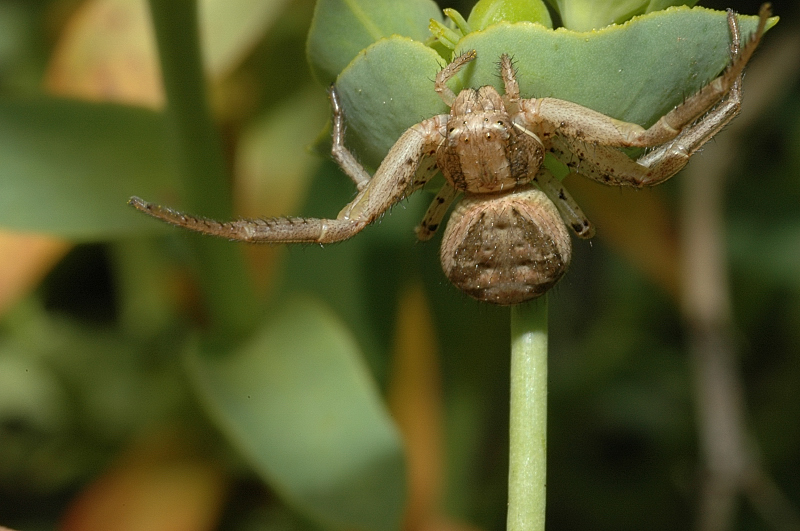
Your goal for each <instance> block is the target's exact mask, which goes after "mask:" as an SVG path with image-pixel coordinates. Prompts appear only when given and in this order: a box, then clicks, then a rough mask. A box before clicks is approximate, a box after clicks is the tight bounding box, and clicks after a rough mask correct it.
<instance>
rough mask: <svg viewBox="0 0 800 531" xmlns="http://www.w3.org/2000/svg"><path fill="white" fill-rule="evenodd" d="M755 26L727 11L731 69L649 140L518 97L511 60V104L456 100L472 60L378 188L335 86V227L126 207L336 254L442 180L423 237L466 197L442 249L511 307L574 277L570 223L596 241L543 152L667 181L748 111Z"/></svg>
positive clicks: (468, 287)
mask: <svg viewBox="0 0 800 531" xmlns="http://www.w3.org/2000/svg"><path fill="white" fill-rule="evenodd" d="M759 16H760V20H759V23H758V28H757V29H756V31H755V33H754V34H753V35H752V36H751V37H750V39H749V40H748V42H747V44H746V45H745V46H744V47H741V48H740V46H739V42H740V37H739V25H738V21H737V19H736V16H735V15H734V14H733V12H731V11H728V26H729V28H730V33H731V45H730V52H731V64H730V65H729V66H728V68H727V69H726V70H725V72H723V73H722V74H721V75H720V76H719V77H717V78H716V79H714V80H713V81H711V82H710V83H709V84H707V85H706V86H704V87H703V88H702V89H701V90H700V91H699V92H697V93H696V94H695V95H693V96H692V97H690V98H688V99H687V100H686V101H684V102H683V103H682V104H680V105H678V106H677V107H675V108H674V109H673V110H672V111H670V112H669V113H667V114H666V115H664V116H663V117H661V119H659V120H658V122H656V123H655V124H654V125H652V126H651V127H650V128H648V129H644V128H643V127H641V126H639V125H636V124H632V123H627V122H622V121H619V120H615V119H613V118H610V117H608V116H605V115H603V114H601V113H599V112H596V111H593V110H591V109H588V108H586V107H583V106H581V105H578V104H576V103H571V102H569V101H564V100H558V99H554V98H531V99H522V98H520V94H519V85H518V84H517V80H516V77H515V72H514V69H513V66H512V64H511V60H510V59H509V57H508V56H507V55H505V54H504V55H503V56H502V57H501V58H500V74H501V76H502V78H503V84H504V86H505V95H504V96H501V95H500V94H499V93H498V92H497V91H496V90H495V89H494V88H493V87H491V86H485V87H481V88H479V89H477V90H475V89H464V90H462V91H461V92H460V93H459V94H458V95H457V96H456V94H454V93H453V91H452V90H450V89H449V88H448V87H447V85H446V83H447V81H448V80H449V79H451V78H452V77H453V76H454V75H455V74H456V73H457V72H458V71H459V70H460V69H461V68H462V67H463V66H464V65H465V64H467V63H468V62H469V61H472V60H473V59H475V57H476V55H477V54H476V52H475V51H474V50H473V51H470V52H468V53H465V54H463V55H461V56H458V57H456V58H455V60H454V61H453V62H452V63H450V64H449V65H448V66H446V67H445V68H444V69H443V70H442V71H440V72H439V73H438V74H437V76H436V82H435V85H434V88H435V90H436V92H437V93H438V94H439V96H440V97H441V98H442V99H443V100H444V102H445V103H446V104H447V105H448V106H450V114H449V115H448V114H443V115H439V116H434V117H432V118H428V119H427V120H424V121H422V122H420V123H418V124H416V125H414V126H412V127H411V128H409V129H408V130H407V131H406V132H405V133H403V135H402V136H401V137H400V138H399V139H398V140H397V142H396V143H395V145H394V146H393V147H392V149H391V150H390V151H389V153H388V154H387V155H386V158H385V159H384V160H383V162H382V163H381V165H380V167H379V168H378V171H377V172H376V173H375V175H374V176H372V177H370V175H369V174H368V173H367V172H366V170H364V168H363V167H362V166H361V165H360V164H359V163H358V162H357V161H356V159H355V157H353V155H352V154H351V153H350V152H349V151H348V150H347V148H346V147H345V145H344V114H343V111H342V108H341V106H340V103H339V98H338V95H337V93H336V89H335V88H334V87H332V88H331V90H330V100H331V106H332V108H333V135H332V136H333V147H332V149H331V152H332V155H333V158H334V159H335V160H336V161H337V162H338V163H339V165H340V166H341V168H342V170H343V171H344V172H345V173H346V174H347V175H349V176H350V177H351V178H352V179H353V181H354V182H355V184H356V186H357V187H358V190H359V193H358V195H357V196H356V197H355V199H353V200H352V201H351V202H350V203H349V204H348V205H346V206H345V207H344V209H342V211H341V212H339V215H338V216H337V218H336V219H313V218H288V217H283V218H272V219H256V220H251V219H240V220H237V221H231V222H227V223H220V222H218V221H214V220H210V219H204V218H198V217H195V216H190V215H187V214H183V213H180V212H177V211H174V210H171V209H169V208H165V207H160V206H157V205H153V204H151V203H147V202H145V201H142V200H141V199H139V198H136V197H133V198H131V200H130V204H131V205H133V206H134V207H135V208H137V209H138V210H140V211H142V212H145V213H146V214H149V215H151V216H153V217H156V218H158V219H161V220H163V221H166V222H168V223H172V224H174V225H178V226H180V227H184V228H187V229H191V230H193V231H196V232H201V233H204V234H209V235H213V236H221V237H224V238H228V239H231V240H236V241H245V242H317V243H332V242H338V241H342V240H346V239H348V238H351V237H353V236H355V235H356V234H357V233H358V232H360V231H361V230H362V229H363V228H364V227H366V226H367V225H369V224H370V223H372V222H373V221H375V220H376V219H377V218H378V217H380V216H381V215H382V214H383V213H385V212H386V211H387V210H389V208H391V207H392V206H393V205H394V204H396V203H397V202H399V201H401V200H402V199H403V198H405V197H407V196H408V195H410V194H411V193H413V192H414V191H416V190H418V189H419V188H421V187H422V186H423V185H424V184H425V183H426V182H427V181H428V180H429V179H430V177H432V176H433V175H434V174H435V173H436V171H437V170H438V171H441V172H442V174H443V175H444V177H445V179H446V183H445V185H444V186H443V187H442V189H441V190H440V191H439V193H438V194H437V195H436V198H435V199H434V200H433V202H432V203H431V206H430V207H429V208H428V211H427V213H426V214H425V218H424V220H423V221H422V223H421V224H420V226H419V227H417V229H416V231H417V236H418V238H419V239H420V240H427V239H429V238H430V237H431V236H432V235H433V233H434V232H435V231H436V229H437V228H438V226H439V224H440V222H441V221H442V219H443V218H444V215H445V213H446V212H447V210H448V208H449V207H450V205H451V204H452V203H453V201H454V200H455V198H456V196H457V195H458V194H459V193H463V194H464V197H463V199H462V200H461V201H460V202H459V203H458V205H457V206H456V207H455V209H454V210H453V213H452V214H451V216H450V221H449V222H448V224H447V228H446V230H445V233H444V237H443V239H442V247H441V261H442V268H443V269H444V273H445V275H447V277H448V278H449V279H450V281H451V282H452V283H453V284H455V285H456V287H458V288H459V289H461V290H463V291H464V292H466V293H467V294H468V295H470V296H472V297H474V298H476V299H479V300H482V301H487V302H491V303H495V304H502V305H508V304H517V303H520V302H524V301H527V300H529V299H533V298H535V297H538V296H540V295H542V294H543V293H545V292H546V291H547V290H548V289H550V288H551V287H552V286H553V285H554V284H555V283H556V282H557V281H558V280H559V279H560V278H561V277H562V276H563V275H564V272H565V271H566V269H567V266H568V265H569V261H570V256H571V253H572V246H571V242H570V237H569V233H568V232H567V229H566V226H565V223H564V221H566V224H568V225H569V226H570V227H571V228H572V230H573V231H574V232H575V233H576V234H577V235H578V236H579V237H581V238H591V237H592V236H593V235H594V228H593V227H592V225H591V223H590V222H589V220H588V219H586V216H585V215H584V214H583V212H582V211H581V209H580V207H579V206H578V205H577V203H575V201H574V200H573V199H572V197H570V195H569V194H568V193H567V191H566V190H565V189H564V188H563V187H562V186H561V184H560V182H559V181H558V180H557V179H555V178H554V177H553V176H552V175H551V173H550V172H549V171H548V170H546V169H545V168H544V167H543V166H542V161H543V160H544V155H545V153H546V152H548V151H549V152H552V153H553V154H554V156H555V157H556V158H557V159H559V160H561V161H562V162H564V163H565V164H566V165H567V166H568V167H570V169H571V170H572V171H574V172H576V173H580V174H581V175H584V176H586V177H589V178H591V179H594V180H597V181H600V182H602V183H605V184H610V185H617V186H636V187H641V186H653V185H656V184H659V183H661V182H664V181H665V180H667V179H669V178H670V177H671V176H673V175H675V173H677V172H678V171H679V170H680V169H681V168H683V166H684V165H686V163H687V161H688V160H689V157H691V156H692V154H693V153H695V152H696V151H697V150H698V149H699V148H700V147H701V146H702V145H703V144H704V143H705V142H707V141H708V140H709V139H710V138H711V137H713V136H714V135H715V134H716V133H717V132H719V130H720V129H722V128H723V127H724V126H725V124H727V123H728V122H729V121H730V120H731V119H732V118H733V117H734V116H735V115H736V114H737V113H738V112H739V107H740V104H741V98H742V92H741V76H742V70H743V69H744V66H745V65H746V64H747V62H748V60H749V59H750V57H751V56H752V54H753V51H754V50H755V49H756V47H757V46H758V43H759V41H760V39H761V36H762V34H763V32H764V27H765V24H766V21H767V18H768V17H769V16H770V8H769V5H768V4H765V5H764V6H762V8H761V10H760V13H759ZM623 147H644V148H652V149H651V150H650V151H649V152H647V153H646V154H645V155H642V156H641V157H639V158H638V159H636V160H633V159H631V158H630V157H628V156H627V155H626V154H625V153H623V152H622V151H620V149H619V148H623ZM562 219H563V221H562Z"/></svg>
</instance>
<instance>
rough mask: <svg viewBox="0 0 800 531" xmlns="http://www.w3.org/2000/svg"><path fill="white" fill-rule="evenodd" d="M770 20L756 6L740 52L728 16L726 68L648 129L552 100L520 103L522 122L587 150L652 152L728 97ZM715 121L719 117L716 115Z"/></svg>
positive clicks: (733, 24) (766, 10)
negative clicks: (610, 148)
mask: <svg viewBox="0 0 800 531" xmlns="http://www.w3.org/2000/svg"><path fill="white" fill-rule="evenodd" d="M770 16H771V11H770V5H769V4H764V5H763V6H761V10H760V11H759V21H758V27H757V29H756V31H755V32H754V33H753V34H752V35H751V37H750V38H749V40H748V41H747V43H746V44H745V45H744V47H742V48H741V49H739V46H738V41H739V24H738V20H737V18H736V15H735V14H734V13H733V12H732V11H729V12H728V27H729V29H730V33H731V38H732V41H734V40H735V41H736V45H735V46H732V47H731V49H732V61H731V64H730V65H729V66H728V68H727V69H726V70H725V72H723V73H722V74H721V75H720V76H719V77H717V78H716V79H714V80H713V81H711V82H710V83H708V84H707V85H705V86H704V87H703V88H702V89H700V90H699V91H698V92H697V93H695V94H694V95H693V96H691V97H689V98H687V99H686V101H684V102H683V103H681V104H680V105H678V106H677V107H675V108H674V109H672V110H671V111H670V112H668V113H667V114H666V115H664V116H662V117H661V118H660V119H659V120H658V121H657V122H656V123H655V124H653V125H652V126H650V127H649V128H648V129H645V128H643V127H642V126H640V125H638V124H632V123H628V122H624V121H621V120H616V119H613V118H610V117H608V116H606V115H604V114H602V113H600V112H597V111H594V110H592V109H588V108H586V107H583V106H582V105H579V104H577V103H573V102H568V101H563V100H558V99H554V98H540V99H536V98H533V99H528V100H521V101H520V105H521V111H522V116H523V118H524V122H525V123H526V124H527V125H528V127H530V128H531V129H534V130H536V129H541V130H542V131H544V132H546V134H547V135H548V136H549V135H556V134H557V135H561V136H564V137H569V138H580V139H581V140H582V141H584V142H587V143H592V144H601V145H605V146H613V147H653V146H657V145H660V144H664V143H665V142H668V141H669V140H672V139H674V138H675V137H677V136H678V135H679V134H680V133H681V132H682V131H684V130H685V129H686V128H687V127H688V126H690V125H691V124H692V123H694V122H695V121H696V120H698V119H699V118H701V117H702V116H703V114H705V113H706V112H707V111H708V110H709V109H711V108H712V107H714V106H715V105H716V104H718V103H719V102H720V101H721V100H722V99H723V98H724V97H725V96H726V95H727V94H728V93H729V92H731V91H732V89H733V87H734V86H735V85H736V83H738V81H739V79H740V76H741V74H742V71H743V70H744V67H745V66H746V65H747V62H748V61H749V60H750V58H751V57H752V55H753V52H754V51H755V49H756V48H757V47H758V44H759V43H760V41H761V37H762V35H763V34H764V29H765V27H766V23H767V20H768V19H769V17H770ZM736 112H738V109H737V110H732V111H731V114H729V115H728V118H727V119H728V120H730V118H732V117H733V116H734V115H735V114H736ZM717 115H718V116H719V113H718V114H717ZM723 125H724V124H723Z"/></svg>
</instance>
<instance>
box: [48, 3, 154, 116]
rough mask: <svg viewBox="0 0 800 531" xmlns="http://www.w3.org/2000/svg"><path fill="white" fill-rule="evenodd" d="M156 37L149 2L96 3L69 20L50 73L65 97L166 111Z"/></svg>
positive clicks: (50, 85) (53, 87)
mask: <svg viewBox="0 0 800 531" xmlns="http://www.w3.org/2000/svg"><path fill="white" fill-rule="evenodd" d="M157 58H158V54H157V52H156V45H155V36H154V33H153V27H152V23H151V21H150V14H149V12H148V10H147V3H146V2H145V1H144V0H90V1H88V2H86V3H84V4H83V5H82V6H81V7H80V8H78V9H77V10H76V11H75V13H74V14H73V15H72V17H71V18H70V19H69V20H68V22H67V24H66V26H65V28H64V31H63V33H62V34H61V38H60V39H59V40H58V42H57V43H56V46H55V49H54V52H53V56H52V57H51V59H50V64H49V65H48V68H47V73H46V77H45V86H46V88H47V90H48V91H50V92H51V93H53V94H56V95H59V96H69V97H76V98H81V99H89V100H92V101H112V102H117V103H128V104H131V105H142V106H146V107H151V108H156V109H157V108H160V107H162V106H163V105H164V91H163V88H162V83H161V71H160V69H159V66H158V59H157Z"/></svg>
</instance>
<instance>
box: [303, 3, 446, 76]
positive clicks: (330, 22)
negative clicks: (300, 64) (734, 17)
mask: <svg viewBox="0 0 800 531" xmlns="http://www.w3.org/2000/svg"><path fill="white" fill-rule="evenodd" d="M430 19H435V20H441V19H442V12H441V11H440V10H439V8H438V6H437V5H436V3H435V2H433V0H404V1H402V2H397V1H395V0H318V1H317V5H316V7H315V9H314V20H313V21H312V23H311V29H310V30H309V33H308V44H307V49H306V51H307V54H308V62H309V64H310V65H311V68H312V70H313V72H314V75H315V76H316V77H317V79H318V80H319V81H320V83H322V84H324V85H329V84H330V83H332V82H333V81H334V80H335V79H336V76H338V75H339V72H341V71H342V70H344V67H345V66H347V64H348V63H349V62H350V61H352V60H353V58H354V57H355V56H356V55H358V53H359V52H360V51H361V50H363V49H365V48H366V47H368V46H369V45H370V44H372V43H374V42H376V41H378V40H380V39H382V38H384V37H390V36H392V35H402V36H405V37H410V38H412V39H415V40H418V41H424V40H425V39H427V38H428V37H429V36H430V34H429V33H428V22H429V21H430Z"/></svg>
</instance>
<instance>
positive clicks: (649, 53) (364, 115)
mask: <svg viewBox="0 0 800 531" xmlns="http://www.w3.org/2000/svg"><path fill="white" fill-rule="evenodd" d="M740 20H741V26H742V34H743V37H744V38H746V37H747V36H748V35H749V34H750V32H752V31H753V29H754V28H755V25H756V22H757V17H753V16H748V17H744V16H743V17H740ZM729 39H730V37H729V32H728V26H727V20H726V14H725V13H723V12H720V11H712V10H708V9H704V8H693V9H690V8H686V7H677V8H671V9H668V10H666V11H659V12H655V13H651V14H648V15H644V16H641V17H637V18H635V19H633V20H631V21H630V22H627V23H625V24H623V25H619V26H611V27H607V28H604V29H602V30H598V31H593V32H589V33H578V32H573V31H569V30H565V29H563V28H562V29H558V30H550V29H547V28H544V27H543V26H541V25H538V24H532V23H526V22H519V23H514V24H511V23H499V24H496V25H493V26H490V27H489V28H487V29H486V30H483V31H476V32H473V33H470V34H468V35H466V36H465V37H464V38H463V39H462V40H461V41H460V42H459V43H458V47H457V49H456V53H459V52H461V51H466V50H470V49H473V48H474V49H476V50H477V51H478V58H477V59H476V60H475V61H474V62H473V63H471V64H470V65H468V66H467V67H465V68H464V70H463V71H462V74H461V76H460V79H457V80H454V81H453V82H452V85H451V86H452V87H453V88H454V89H455V90H458V89H459V88H461V87H464V86H470V87H479V86H481V85H494V86H495V87H497V88H498V89H501V90H502V86H501V85H502V83H501V81H500V79H499V76H498V72H497V60H498V58H499V57H500V55H501V54H503V53H508V54H510V55H511V56H512V57H513V58H514V64H515V67H516V69H517V78H518V80H519V83H520V89H521V92H522V95H523V97H526V98H530V97H544V96H549V97H556V98H561V99H565V100H569V101H573V102H577V103H580V104H582V105H586V106H587V107H590V108H592V109H595V110H598V111H600V112H603V113H605V114H608V115H610V116H613V117H615V118H618V119H622V120H627V121H631V122H635V123H639V124H642V125H647V124H651V123H653V122H654V121H655V120H656V119H658V117H660V116H661V115H663V114H664V113H666V112H667V111H669V109H671V108H672V107H673V106H675V105H676V104H678V103H680V102H681V101H683V99H684V98H685V97H686V96H687V95H688V94H691V93H693V92H694V91H696V90H698V89H699V88H700V87H702V86H703V85H704V84H705V83H706V82H708V81H710V80H711V79H713V78H714V76H716V75H717V74H719V72H720V71H722V69H723V68H724V67H725V65H726V64H727V63H728V61H729V56H728V44H729ZM435 70H436V54H435V53H433V52H432V51H430V52H429V51H425V47H424V46H423V45H422V44H421V43H417V42H413V41H410V40H408V39H400V38H392V39H386V40H382V41H379V42H377V43H375V44H374V45H372V46H371V47H369V48H368V49H367V50H365V51H364V52H363V53H361V54H360V55H359V56H358V57H356V59H355V60H353V62H352V63H351V64H350V65H349V66H348V67H347V68H346V69H345V70H344V71H343V72H342V74H341V75H340V76H339V79H338V80H337V83H336V86H337V88H338V90H339V92H340V94H341V95H342V102H343V106H344V110H345V114H346V117H347V123H348V125H349V128H348V133H349V135H350V136H349V137H348V143H349V142H350V141H351V140H352V141H353V144H352V145H353V148H354V150H355V151H356V152H357V153H358V155H359V156H360V157H361V158H362V160H364V161H366V162H368V163H369V164H371V165H373V166H375V165H376V164H377V163H378V162H379V161H380V159H381V157H382V156H383V155H385V153H386V151H388V149H389V147H391V145H392V141H393V139H397V138H398V137H399V136H400V135H401V134H402V133H403V131H405V130H406V129H407V128H408V127H410V126H411V125H413V124H415V123H417V122H419V121H420V120H422V119H424V118H428V117H430V116H433V115H434V114H436V113H441V112H447V107H445V106H444V105H443V104H442V102H441V100H440V99H439V97H438V96H437V95H436V93H435V92H434V90H433V79H434V77H435Z"/></svg>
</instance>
